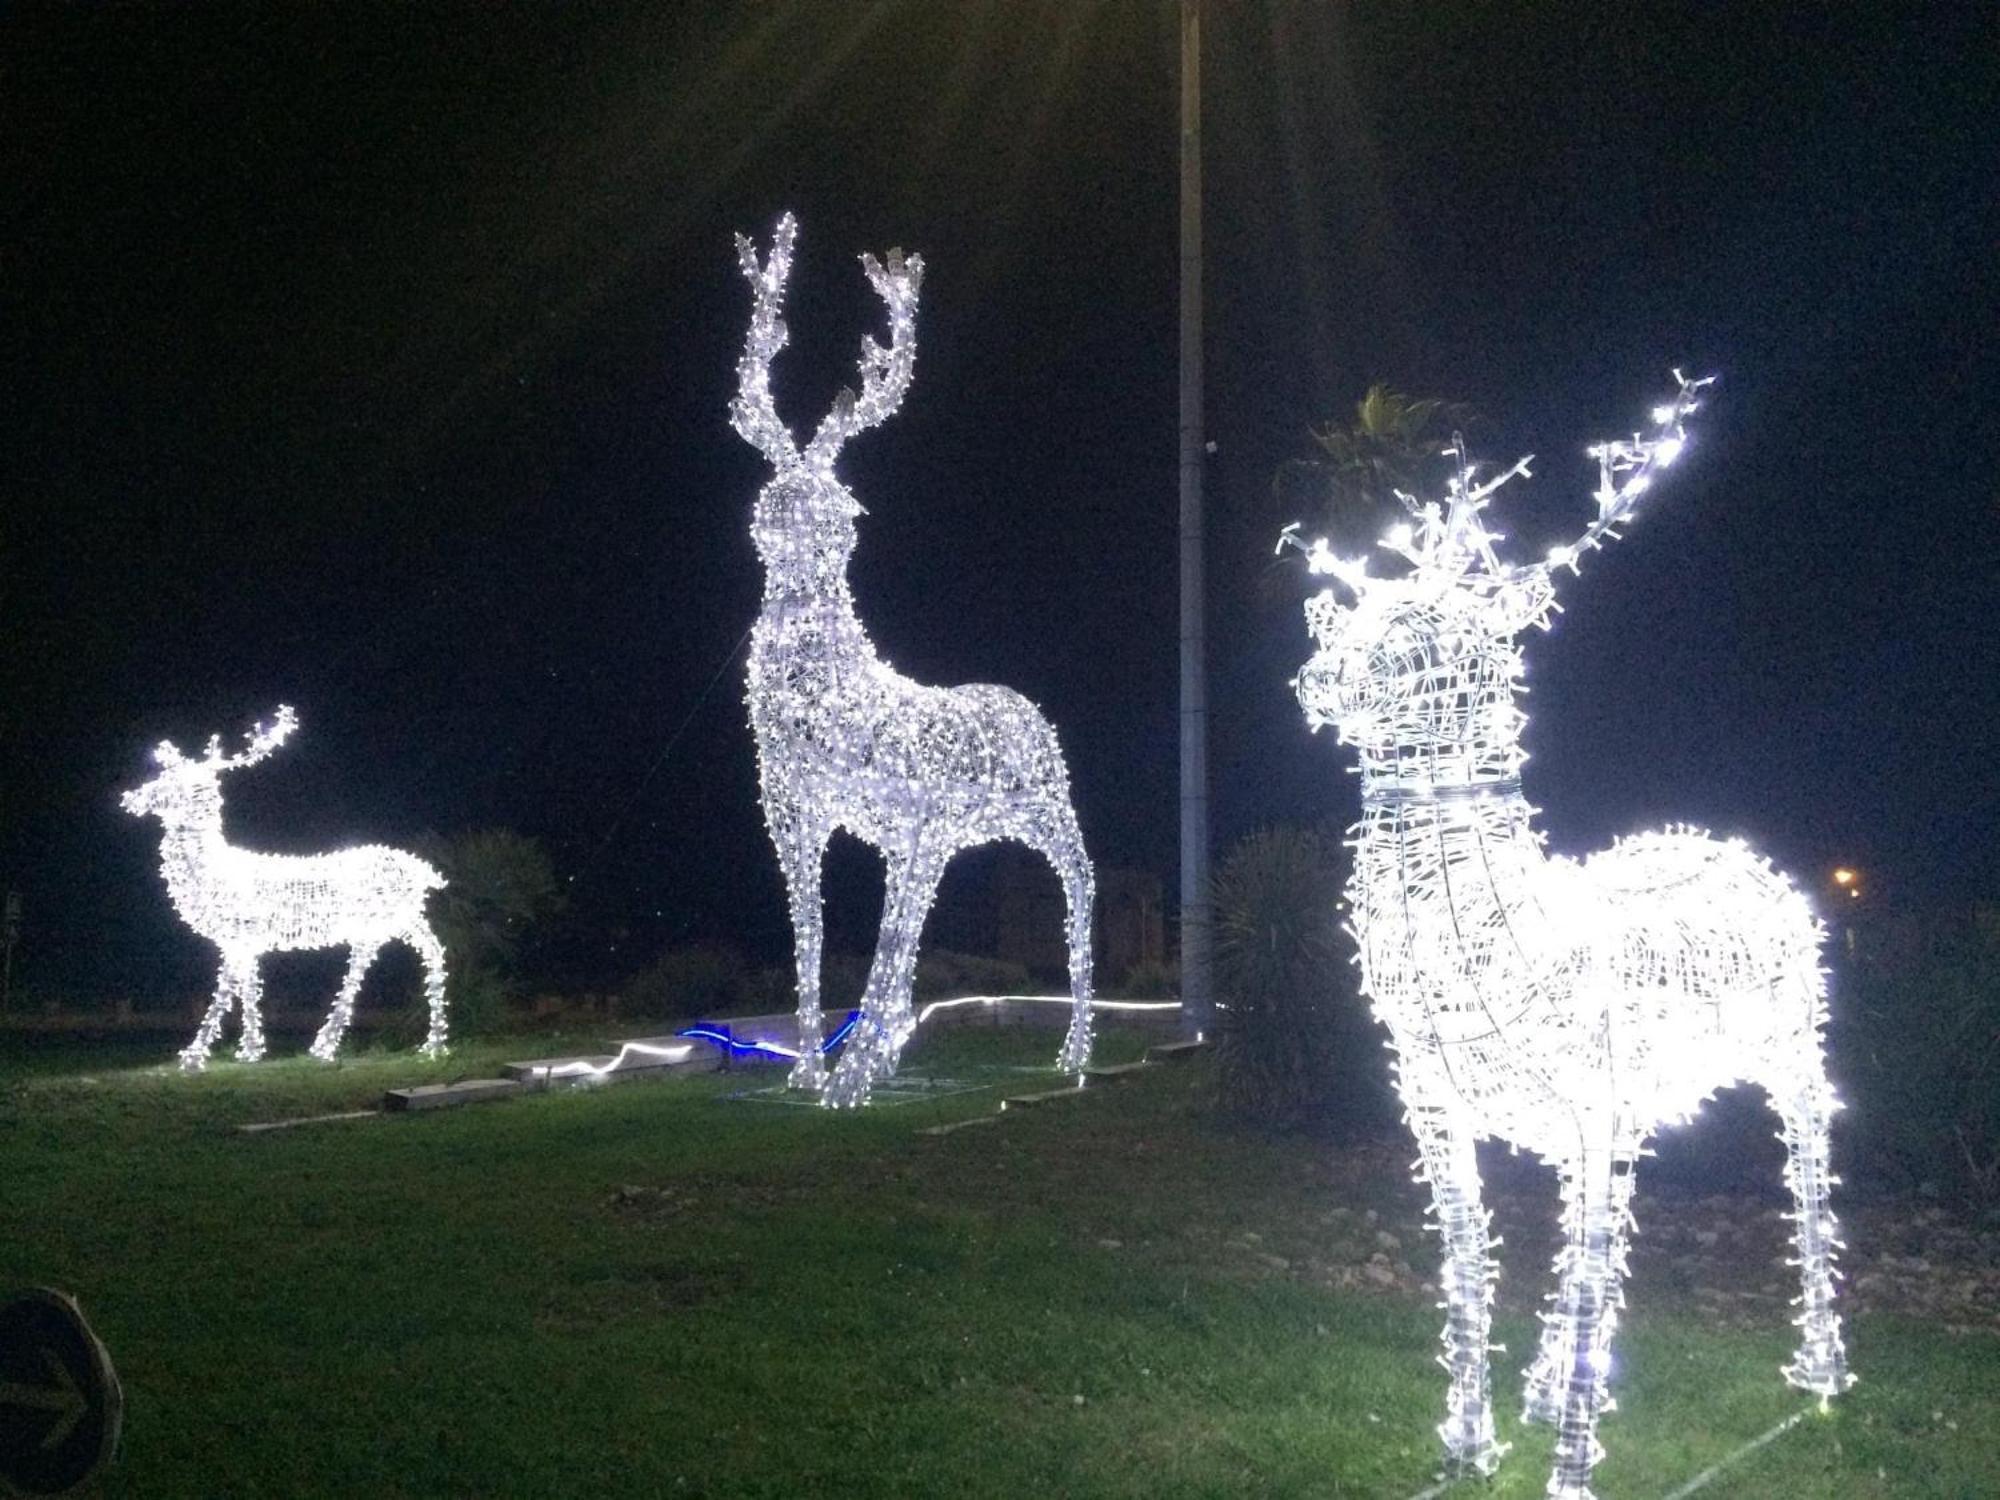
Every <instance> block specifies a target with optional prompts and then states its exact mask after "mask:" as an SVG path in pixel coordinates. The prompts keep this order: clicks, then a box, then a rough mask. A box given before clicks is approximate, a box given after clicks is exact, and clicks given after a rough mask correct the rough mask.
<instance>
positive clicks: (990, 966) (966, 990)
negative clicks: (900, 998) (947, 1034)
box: [864, 948, 1034, 1005]
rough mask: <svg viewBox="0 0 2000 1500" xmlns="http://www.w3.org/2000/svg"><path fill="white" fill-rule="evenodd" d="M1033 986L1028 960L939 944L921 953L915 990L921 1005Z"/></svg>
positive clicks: (1022, 991) (1023, 992)
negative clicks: (982, 954) (1006, 957)
mask: <svg viewBox="0 0 2000 1500" xmlns="http://www.w3.org/2000/svg"><path fill="white" fill-rule="evenodd" d="M864 983H865V980H864ZM1033 986H1034V980H1033V979H1031V978H1030V977H1029V975H1028V968H1027V965H1025V964H1019V963H1015V962H1014V961H1012V960H1011V959H1005V958H985V957H982V956H981V955H979V954H976V953H954V952H953V951H952V950H951V949H949V948H938V949H935V950H933V951H931V952H928V953H920V954H918V956H917V974H916V979H915V981H914V982H913V984H912V985H911V990H912V993H913V994H914V995H915V997H916V1000H917V1003H918V1004H920V1005H921V1004H922V1003H923V1002H925V1001H927V1000H953V999H956V998H958V997H959V996H961V995H1026V994H1031V993H1033Z"/></svg>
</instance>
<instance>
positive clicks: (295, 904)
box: [119, 708, 445, 1071]
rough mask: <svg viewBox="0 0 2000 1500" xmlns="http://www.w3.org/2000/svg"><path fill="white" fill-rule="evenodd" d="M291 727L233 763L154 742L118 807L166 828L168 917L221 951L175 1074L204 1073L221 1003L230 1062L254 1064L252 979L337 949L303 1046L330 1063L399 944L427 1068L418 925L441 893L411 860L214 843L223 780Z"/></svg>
mask: <svg viewBox="0 0 2000 1500" xmlns="http://www.w3.org/2000/svg"><path fill="white" fill-rule="evenodd" d="M297 727H298V716H297V715H295V714H294V713H293V712H292V710H291V709H289V708H280V709H279V710H278V714H277V718H276V720H275V721H274V722H273V723H272V725H271V727H270V728H268V729H266V728H265V727H264V726H263V725H261V724H260V725H258V726H257V727H256V728H255V729H254V730H252V731H251V734H250V738H249V744H248V745H247V746H246V747H245V749H244V750H243V753H242V754H240V755H224V754H223V753H222V740H221V736H219V735H218V736H215V737H213V738H211V739H210V740H209V742H208V749H207V751H206V752H205V753H203V754H202V755H201V756H200V757H198V758H197V757H193V756H187V755H183V754H182V753H181V752H180V751H179V750H178V749H177V748H176V747H175V746H174V744H173V742H172V741H171V740H162V741H161V742H160V745H159V748H158V749H157V750H155V751H154V752H153V758H154V760H155V761H157V762H158V764H159V767H160V774H159V775H158V776H156V777H154V778H153V779H152V780H151V781H149V782H147V783H146V784H145V785H144V786H141V787H136V788H134V789H133V790H132V791H129V792H127V793H125V795H124V796H123V797H122V798H120V799H119V800H120V804H121V805H122V806H123V807H124V809H125V811H127V812H129V813H132V814H133V815H135V816H140V817H143V816H145V815H146V814H148V813H150V814H152V815H153V816H154V817H157V818H158V819H159V820H160V822H161V823H162V824H163V825H164V828H165V832H164V834H163V835H162V837H161V839H160V869H161V873H162V874H164V875H165V876H166V881H167V894H168V896H169V897H171V898H172V900H173V903H174V910H176V911H178V912H179V913H180V914H181V920H182V921H184V922H186V923H187V924H188V926H190V927H192V928H193V929H194V930H195V931H196V932H198V933H200V934H201V935H202V936H203V937H205V938H207V939H208V940H209V941H210V942H212V943H214V944H215V945H216V947H218V948H220V949H221V950H222V969H221V972H220V974H219V976H218V978H217V980H216V985H215V998H214V1000H212V1001H211V1002H210V1003H209V1007H208V1013H207V1014H206V1015H204V1016H203V1017H202V1020H201V1025H200V1027H199V1028H198V1029H197V1030H196V1031H195V1034H194V1040H193V1041H191V1042H189V1043H188V1044H187V1046H186V1047H185V1048H183V1049H182V1051H181V1066H182V1067H183V1068H186V1069H189V1070H190V1071H192V1070H194V1069H198V1068H201V1067H203V1066H205V1065H206V1064H207V1062H208V1053H209V1048H211V1047H212V1046H214V1044H215V1038H216V1034H217V1033H218V1032H220V1031H221V1030H222V1023H223V1022H224V1021H225V1020H226V1019H227V1018H228V1016H229V1006H230V1002H231V1001H234V1002H236V1003H237V1004H239V1005H240V1006H241V1007H242V1009H243V1034H242V1038H241V1040H240V1041H239V1042H238V1044H237V1048H236V1055H237V1056H238V1057H239V1058H241V1059H243V1060H244V1061H245V1062H254V1061H256V1060H257V1059H258V1058H260V1057H262V1056H263V1055H264V1022H263V1018H262V1016H261V1015H260V1014H259V1012H258V1000H259V994H260V991H261V990H262V988H263V981H262V980H261V978H260V977H259V975H258V973H257V962H258V960H259V959H260V958H261V957H262V956H263V955H264V954H266V953H283V952H291V951H294V950H296V949H301V948H341V947H345V948H347V949H349V950H350V951H349V954H348V962H347V976H346V978H345V979H343V980H342V981H341V985H340V993H339V995H338V996H337V997H336V998H335V1000H334V1002H333V1010H332V1011H331V1013H329V1014H328V1016H327V1018H326V1024H325V1025H323V1026H321V1027H320V1029H319V1035H318V1036H316V1037H315V1038H314V1039H313V1044H312V1053H313V1056H315V1057H317V1058H320V1059H322V1060H323V1061H327V1062H331V1061H332V1060H333V1057H334V1054H335V1053H337V1052H338V1051H339V1050H340V1039H341V1036H342V1035H343V1033H345V1032H346V1030H347V1024H348V1022H349V1021H350V1020H351V1019H352V1018H353V1015H354V998H355V996H356V995H357V994H358V993H359V992H360V989H361V980H362V978H363V976H364V975H366V974H367V972H368V966H369V965H370V964H372V963H373V962H374V961H375V955H376V954H377V953H379V952H380V951H381V949H382V946H383V944H385V943H389V942H392V941H395V940H398V939H400V940H401V941H403V942H405V943H408V944H409V945H410V946H411V947H412V948H414V949H416V951H417V956H418V957H419V958H420V959H422V960H423V965H424V994H425V997H426V998H427V999H428V1000H429V1002H430V1012H431V1026H430V1035H429V1037H428V1038H427V1039H426V1040H425V1042H424V1048H423V1050H424V1051H425V1052H427V1053H429V1054H430V1055H431V1056H433V1057H435V1056H437V1055H439V1054H440V1053H442V1052H443V1051H444V1050H445V1045H444V1035H445V1020H444V947H443V945H442V944H440V943H439V942H438V939H437V934H436V933H434V932H432V931H431V928H430V924H429V923H428V922H426V921H425V920H424V901H425V898H426V897H427V896H428V894H429V893H430V892H431V891H432V890H435V889H436V888H438V887H439V886H442V885H443V884H444V877H443V876H442V875H440V874H438V872H437V871H436V870H434V869H432V868H431V867H430V866H429V865H427V864H425V863H424V862H423V861H422V860H421V859H418V858H417V857H416V856H415V855H414V854H405V853H404V852H403V851H402V850H400V849H385V848H383V847H382V846H381V845H379V844H368V845H364V846H362V847H360V848H356V849H342V850H340V851H338V852H337V853H333V854H313V855H293V854H257V853H253V852H252V851H250V850H248V849H238V848H235V847H233V846H232V845H231V844H229V843H228V841H227V840H225V839H224V837H223V834H222V781H221V777H222V773H223V772H224V771H234V770H237V769H239V768H241V767H243V766H254V765H256V764H257V762H258V761H260V760H263V759H264V758H265V757H266V756H268V755H269V754H270V753H271V752H272V751H273V750H275V749H277V748H278V746H280V745H282V744H283V743H284V742H285V740H286V739H287V738H288V737H289V736H290V734H291V732H292V731H293V730H294V729H296V728H297Z"/></svg>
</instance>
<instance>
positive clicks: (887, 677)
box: [729, 214, 1092, 1107]
mask: <svg viewBox="0 0 2000 1500" xmlns="http://www.w3.org/2000/svg"><path fill="white" fill-rule="evenodd" d="M797 234H798V226H797V224H796V223H795V222H794V221H793V219H792V216H791V215H790V214H787V215H785V217H784V218H783V219H782V220H780V221H779V224H778V229H777V234H776V237H775V238H774V240H773V242H772V246H771V253H770V257H769V259H768V260H765V261H763V262H761V263H760V261H759V259H758V255H757V250H756V247H755V246H754V245H753V244H752V243H751V242H750V241H749V240H748V239H747V238H745V237H744V236H742V235H738V236H737V240H736V250H737V258H738V260H739V261H740V263H741V265H742V269H743V274H744V276H746V277H747V278H748V279H749V281H750V286H751V289H752V291H753V293H754V303H753V306H752V311H751V319H750V332H749V337H748V340H747V343H746V347H745V349H744V354H743V358H742V360H741V361H740V362H739V363H738V365H737V371H736V373H737V381H738V389H737V392H736V396H735V399H734V400H733V401H732V402H731V404H730V409H729V417H730V422H731V424H732V425H733V426H734V427H735V428H736V430H737V432H738V433H740V434H741V435H742V437H743V438H744V440H745V441H746V442H748V443H750V444H751V445H752V446H754V447H755V448H757V450H758V451H759V452H761V453H762V454H763V455H764V456H765V457H766V458H767V459H769V460H770V461H771V465H772V467H773V468H774V469H775V470H776V471H777V472H776V473H775V474H774V475H773V476H772V477H771V479H770V481H769V482H768V483H767V484H765V486H764V487H763V489H762V490H761V491H760V492H759V493H758V495H757V504H756V508H755V510H754V512H753V515H752V520H751V526H750V536H751V540H752V541H753V542H754V543H755V544H756V548H757V555H758V557H759V558H760V559H761V560H762V562H763V565H764V601H763V608H762V612H761V613H760V614H759V615H758V616H757V622H756V625H755V626H754V628H753V629H752V631H751V635H750V672H749V700H750V723H751V726H752V728H753V729H754V730H755V731H756V736H757V760H758V767H759V771H760V773H761V779H762V785H763V802H764V817H765V821H766V823H767V824H768V825H769V828H770V832H771V841H772V843H773V844H775V845H776V846H777V852H778V860H779V863H780V864H781V865H782V866H783V868H784V873H785V882H786V885H787V888H788V891H789V894H790V898H791V914H792V931H793V936H794V940H795V944H796V958H797V962H798V976H799V1059H798V1062H797V1064H796V1065H795V1066H794V1068H793V1069H792V1075H791V1081H792V1083H793V1085H794V1086H796V1087H802V1088H816V1089H820V1090H821V1091H822V1092H821V1096H820V1097H821V1100H822V1102H823V1103H826V1104H828V1105H833V1106H837V1107H851V1106H854V1105H858V1104H861V1103H864V1102H865V1101H866V1100H867V1097H868V1093H869V1090H870V1088H871V1087H872V1085H873V1084H874V1081H875V1080H876V1079H877V1078H878V1077H882V1076H886V1075H888V1074H889V1073H892V1072H893V1071H894V1070H895V1066H896V1059H897V1057H898V1055H899V1054H900V1053H901V1051H902V1049H903V1044H904V1043H905V1042H906V1041H908V1039H909V1037H910V1033H911V1032H912V1031H914V1030H915V1028H916V1019H915V1017H914V1015H913V1014H912V1012H911V1009H910V983H911V979H912V977H913V971H914V969H915V965H916V957H917V942H918V939H919V937H920V936H921V935H922V932H923V926H924V919H925V918H926V917H927V916H928V915H929V913H930V907H931V902H932V899H933V898H934V896H935V895H936V893H937V886H938V881H939V880H940V878H941V877H942V876H943V874H944V868H945V865H946V864H947V863H948V862H949V861H950V859H951V857H952V856H953V855H954V854H956V853H957V852H958V851H959V850H961V849H966V848H970V847H972V846H973V845H976V844H983V843H987V842H990V841H991V840H994V839H1015V840H1018V841H1020V842H1021V843H1024V844H1027V845H1028V846H1030V847H1031V848H1033V849H1036V850H1039V851H1040V852H1041V853H1042V854H1043V855H1044V856H1046V857H1047V859H1048V860H1049V862H1050V863H1051V864H1052V865H1054V866H1055V868H1056V872H1057V874H1058V875H1059V876H1061V878H1062V882H1063V894H1064V897H1065V899H1066V900H1067V902H1068V937H1069V972H1070V988H1071V993H1072V995H1073V996H1074V1006H1073V1009H1072V1013H1071V1019H1070V1027H1069V1034H1068V1036H1067V1037H1066V1038H1065V1039H1064V1042H1063V1045H1062V1050H1061V1053H1060V1055H1059V1059H1058V1060H1059V1065H1060V1066H1062V1067H1063V1068H1066V1069H1068V1070H1070V1071H1072V1072H1080V1071H1081V1070H1082V1068H1083V1067H1084V1066H1085V1064H1086V1063H1087V1062H1088V1061H1089V1057H1090V921H1091V899H1092V878H1091V869H1090V860H1089V859H1088V857H1087V856H1086V855H1085V853H1084V847H1083V836H1082V834H1081V833H1080V831H1079V830H1078V827H1077V821H1076V813H1075V812H1074V810H1073V809H1072V808H1071V806H1070V797H1069V773H1068V771H1067V770H1066V769H1065V767H1064V765H1063V758H1062V752H1061V750H1060V749H1059V748H1058V747H1057V744H1056V734H1055V730H1054V729H1053V728H1051V727H1050V725H1049V723H1048V721H1047V720H1046V719H1044V718H1043V717H1042V716H1041V714H1040V713H1039V712H1038V711H1037V710H1036V708H1035V707H1034V705H1033V704H1031V703H1029V702H1028V700H1027V699H1025V698H1023V697H1022V696H1021V695H1020V694H1019V693H1016V692H1013V691H1011V690H1009V689H1007V688H1003V687H991V686H988V685H985V684H976V685H973V686H969V687H957V688H935V687H923V686H920V685H918V684H917V683H914V682H911V681H910V680H909V679H908V678H906V677H903V676H900V675H899V674H897V673H896V672H895V671H893V670H892V669H891V668H890V667H889V666H888V665H887V664H886V663H885V662H883V661H882V660H881V659H880V658H879V657H878V656H877V655H876V654H875V648H874V647H873V645H871V644H870V642H869V640H868V635H867V632H866V631H864V630H863V629H862V627H861V621H860V619H859V618H858V617H857V616H856V614H855V610H854V596H853V594H852V593H851V592H850V591H849V589H848V583H847V563H848V559H849V558H850V557H851V556H852V555H853V552H854V545H855V526H854V518H855V516H856V515H858V514H860V513H861V506H860V504H859V503H858V502H857V501H856V500H855V498H854V496H853V495H852V494H850V493H849V492H848V489H847V487H846V486H845V485H844V484H842V483H841V482H840V480H839V479H838V478H837V477H836V476H835V474H834V471H833V464H834V459H835V457H836V456H837V455H838V454H839V452H840V450H841V448H842V446H843V445H844V444H845V443H846V442H847V440H848V439H849V438H851V437H853V436H854V435H855V434H856V433H858V432H861V431H863V430H864V429H866V428H869V427H873V426H875V425H876V424H877V423H878V422H881V421H882V420H883V419H884V418H886V417H887V416H889V415H890V413H892V412H894V411H895V410H896V408H897V407H898V406H899V405H900V404H901V403H902V399H903V393H904V392H905V391H906V390H908V389H909V385H910V372H911V368H912V365H913V363H914V361H915V359H916V329H915V322H916V311H917V286H918V283H919V281H920V280H921V279H922V276H923V269H924V267H923V259H922V257H921V256H917V255H912V256H910V257H909V258H908V259H905V258H904V257H903V256H902V255H901V254H900V253H899V252H897V251H893V250H892V251H891V252H890V253H889V255H888V257H887V259H886V260H885V261H881V262H878V261H877V260H876V259H875V258H874V257H873V256H872V255H864V256H862V257H861V264H862V269H863V270H864V271H865V272H866V273H867V276H868V281H869V284H870V285H871V286H873V287H874V288H875V291H876V294H877V295H878V296H880V297H881V299H882V301H883V303H884V304H885V305H886V306H887V308H888V312H889V347H888V348H886V349H884V348H883V347H882V346H881V345H879V344H878V343H876V342H875V340H874V339H872V338H864V339H863V340H862V347H861V393H860V395H858V396H857V395H855V394H854V392H853V391H851V390H844V391H842V392H841V393H840V395H839V397H838V398H837V399H836V400H835V401H834V404H833V409H832V410H831V411H829V412H828V413H827V415H826V417H825V418H824V419H823V420H822V421H821V422H820V424H819V428H818V430H817V431H816V432H815V433H814V434H813V437H812V440H811V441H810V442H809V443H807V444H806V445H805V447H804V448H803V449H802V448H800V447H799V446H798V444H797V443H796V442H795V441H794V440H793V436H792V433H791V430H790V429H789V428H787V427H786V425H785V424H784V422H783V421H781V420H780V419H779V417H778V414H777V411H776V409H775V407H774V406H773V404H772V400H771V360H772V358H773V357H774V356H775V355H776V354H777V353H778V351H779V350H780V349H782V348H783V347H784V345H785V338H786V331H785V325H784V322H783V321H782V319H781V318H780V316H779V307H780V304H781V302H782V300H783V296H784V290H785V279H786V277H787V276H788V275H789V274H790V272H791V267H792V246H793V242H794V240H795V238H796V237H797ZM836 828H844V829H846V830H847V831H848V832H850V833H852V834H854V835H855V836H857V837H859V838H861V839H862V840H864V841H865V842H867V843H869V844H872V845H874V846H875V848H877V849H879V850H880V851H881V853H882V857H883V860H884V861H885V863H886V865H887V893H886V895H885V897H884V900H883V904H882V929H881V935H880V938H879V939H878V941H877V945H876V949H875V961H874V963H873V965H872V966H871V967H870V968H869V971H868V984H867V989H866V990H865V991H864V993H863V995H862V999H861V1016H860V1019H859V1021H858V1022H857V1024H856V1025H855V1027H854V1029H853V1030H852V1031H851V1032H850V1033H849V1035H848V1040H847V1044H846V1048H845V1050H844V1051H843V1053H842V1054H841V1058H840V1062H839V1064H838V1066H837V1067H836V1068H835V1069H834V1071H833V1075H832V1077H831V1078H830V1079H829V1077H828V1075H827V1071H826V1064H825V1062H824V1061H823V1058H822V1053H821V1038H822V1030H821V1018H820V991H819V985H820V951H821V940H822V925H821V904H820V867H821V861H822V858H823V856H824V852H825V849H826V844H827V841H828V839H829V838H831V836H832V834H833V832H834V830H835V829H836Z"/></svg>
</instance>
